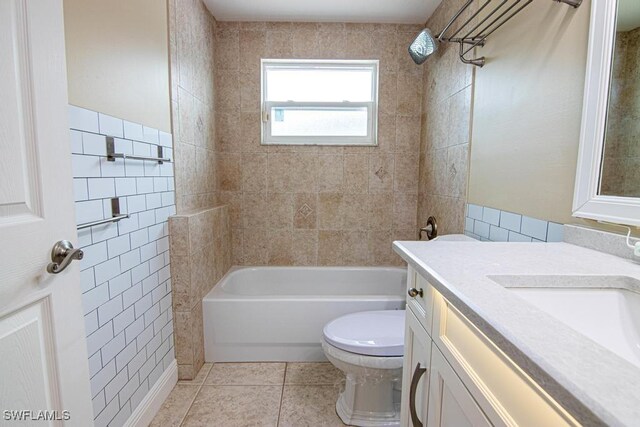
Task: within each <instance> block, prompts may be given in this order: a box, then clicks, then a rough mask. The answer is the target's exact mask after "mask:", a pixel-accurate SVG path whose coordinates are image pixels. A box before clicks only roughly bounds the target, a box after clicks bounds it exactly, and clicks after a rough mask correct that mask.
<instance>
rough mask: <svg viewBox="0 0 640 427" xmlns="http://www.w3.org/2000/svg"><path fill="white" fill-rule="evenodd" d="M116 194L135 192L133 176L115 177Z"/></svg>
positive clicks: (131, 193)
mask: <svg viewBox="0 0 640 427" xmlns="http://www.w3.org/2000/svg"><path fill="white" fill-rule="evenodd" d="M115 184H116V196H118V197H121V196H131V195H133V194H136V179H135V178H115Z"/></svg>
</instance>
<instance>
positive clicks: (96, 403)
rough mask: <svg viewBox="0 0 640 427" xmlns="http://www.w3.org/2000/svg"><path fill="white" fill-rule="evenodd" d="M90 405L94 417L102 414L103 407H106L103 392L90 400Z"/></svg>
mask: <svg viewBox="0 0 640 427" xmlns="http://www.w3.org/2000/svg"><path fill="white" fill-rule="evenodd" d="M98 354H99V353H98ZM91 403H92V405H93V413H94V415H98V414H100V412H102V410H103V409H104V407H105V405H106V403H105V400H104V390H102V391H100V393H98V395H97V396H96V397H94V398H93V399H92V402H91Z"/></svg>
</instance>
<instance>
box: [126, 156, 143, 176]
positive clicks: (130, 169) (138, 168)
mask: <svg viewBox="0 0 640 427" xmlns="http://www.w3.org/2000/svg"><path fill="white" fill-rule="evenodd" d="M124 167H125V175H126V176H128V177H136V176H144V162H143V161H142V160H133V159H126V160H125V161H124Z"/></svg>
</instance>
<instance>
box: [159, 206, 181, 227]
mask: <svg viewBox="0 0 640 427" xmlns="http://www.w3.org/2000/svg"><path fill="white" fill-rule="evenodd" d="M175 214H176V207H175V206H167V207H165V208H159V209H156V224H158V223H160V222H165V221H167V220H168V219H169V217H170V216H171V215H175Z"/></svg>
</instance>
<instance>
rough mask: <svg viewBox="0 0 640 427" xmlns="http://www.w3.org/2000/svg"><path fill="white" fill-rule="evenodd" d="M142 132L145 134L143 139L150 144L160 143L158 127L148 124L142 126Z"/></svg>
mask: <svg viewBox="0 0 640 427" xmlns="http://www.w3.org/2000/svg"><path fill="white" fill-rule="evenodd" d="M142 132H143V134H144V136H143V139H144V141H145V142H148V143H149V144H156V145H157V144H159V143H160V133H159V131H158V129H153V128H148V127H146V126H143V127H142Z"/></svg>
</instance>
